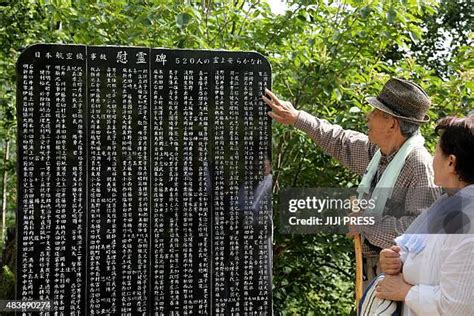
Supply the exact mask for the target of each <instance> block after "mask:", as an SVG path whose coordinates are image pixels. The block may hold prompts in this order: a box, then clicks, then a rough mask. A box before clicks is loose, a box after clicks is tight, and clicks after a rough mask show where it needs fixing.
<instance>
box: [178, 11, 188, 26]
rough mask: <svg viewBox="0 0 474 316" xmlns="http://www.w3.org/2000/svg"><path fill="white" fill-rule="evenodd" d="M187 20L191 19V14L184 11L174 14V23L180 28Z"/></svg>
mask: <svg viewBox="0 0 474 316" xmlns="http://www.w3.org/2000/svg"><path fill="white" fill-rule="evenodd" d="M189 21H191V15H190V14H188V13H186V12H183V13H180V14H178V15H177V16H176V24H177V25H178V27H180V28H184V27H185V26H186V25H187V24H188V23H189Z"/></svg>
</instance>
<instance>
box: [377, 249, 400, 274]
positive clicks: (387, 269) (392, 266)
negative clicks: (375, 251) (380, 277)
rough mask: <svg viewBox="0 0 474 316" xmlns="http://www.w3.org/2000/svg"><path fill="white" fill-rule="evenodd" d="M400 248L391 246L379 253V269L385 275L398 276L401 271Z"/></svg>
mask: <svg viewBox="0 0 474 316" xmlns="http://www.w3.org/2000/svg"><path fill="white" fill-rule="evenodd" d="M400 250H401V249H400V247H398V246H392V247H391V248H387V249H383V250H382V251H381V252H380V269H381V270H382V272H383V273H385V274H392V275H395V274H398V273H400V272H401V271H402V260H401V259H400Z"/></svg>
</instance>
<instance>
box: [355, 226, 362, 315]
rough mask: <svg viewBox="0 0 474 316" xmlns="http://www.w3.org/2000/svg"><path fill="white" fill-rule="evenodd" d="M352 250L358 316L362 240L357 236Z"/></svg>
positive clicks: (360, 292) (360, 295) (360, 293)
mask: <svg viewBox="0 0 474 316" xmlns="http://www.w3.org/2000/svg"><path fill="white" fill-rule="evenodd" d="M354 249H355V259H356V271H355V300H356V311H357V315H359V302H360V299H361V298H362V293H363V273H364V272H363V268H362V240H361V237H360V235H359V234H357V235H355V236H354Z"/></svg>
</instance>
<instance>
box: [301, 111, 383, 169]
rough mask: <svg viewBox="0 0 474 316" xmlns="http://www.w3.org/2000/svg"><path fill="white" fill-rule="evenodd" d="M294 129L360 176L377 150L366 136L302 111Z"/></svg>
mask: <svg viewBox="0 0 474 316" xmlns="http://www.w3.org/2000/svg"><path fill="white" fill-rule="evenodd" d="M295 127H296V128H298V129H299V130H301V131H303V132H305V133H306V134H308V135H309V136H310V137H311V139H312V140H313V141H314V142H315V143H316V144H317V145H319V146H320V147H321V148H322V150H323V151H324V152H325V153H327V154H329V155H331V156H332V157H333V158H335V159H336V160H338V161H340V162H341V163H342V164H343V165H344V166H346V167H347V168H349V169H351V170H352V171H354V172H356V173H357V174H360V175H362V174H364V172H365V170H366V169H367V166H368V164H369V162H370V159H372V157H373V155H374V153H375V151H376V150H377V146H376V145H375V144H371V143H370V142H369V138H368V136H367V135H365V134H363V133H360V132H356V131H353V130H345V129H343V128H342V127H341V126H339V125H335V124H330V123H328V122H327V121H325V120H321V119H319V118H317V117H314V116H313V115H311V114H309V113H306V112H304V111H300V112H299V115H298V119H297V120H296V122H295Z"/></svg>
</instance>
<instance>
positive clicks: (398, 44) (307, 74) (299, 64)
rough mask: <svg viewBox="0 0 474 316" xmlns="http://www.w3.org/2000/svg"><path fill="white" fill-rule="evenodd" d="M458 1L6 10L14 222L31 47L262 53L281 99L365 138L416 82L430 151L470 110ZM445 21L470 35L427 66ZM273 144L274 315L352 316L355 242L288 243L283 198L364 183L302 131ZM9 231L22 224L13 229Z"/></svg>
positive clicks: (3, 86) (1, 59)
mask: <svg viewBox="0 0 474 316" xmlns="http://www.w3.org/2000/svg"><path fill="white" fill-rule="evenodd" d="M461 2H462V4H463V9H462V10H456V4H455V2H454V1H452V2H451V1H447V0H443V1H442V5H438V4H437V2H435V1H434V0H426V1H416V0H391V1H382V0H346V1H342V0H341V1H322V0H320V1H310V0H304V1H301V0H300V1H288V2H287V5H288V7H289V8H291V9H290V10H288V11H287V12H286V13H284V14H282V15H275V14H273V13H272V12H271V10H270V7H269V5H268V4H267V3H266V2H265V1H259V0H250V1H242V0H234V1H212V0H203V1H190V0H188V1H183V0H181V1H171V0H148V1H139V0H130V1H125V0H114V1H112V0H107V1H94V0H92V1H91V0H75V1H67V0H36V1H35V0H9V1H8V0H7V1H1V2H0V43H2V46H1V49H0V170H1V174H2V175H3V174H4V172H5V171H6V172H8V174H9V177H8V181H7V189H8V190H7V191H8V193H9V195H8V207H7V208H8V210H9V213H10V214H13V210H14V209H15V207H16V197H15V181H16V180H15V177H14V176H13V175H14V161H15V155H14V152H13V153H12V155H11V157H10V158H11V161H9V162H4V160H3V156H4V150H5V146H4V144H5V143H6V141H8V140H9V141H11V144H14V143H15V141H16V136H15V131H16V117H15V66H14V65H15V61H16V59H17V58H18V56H19V54H20V52H21V51H22V50H23V49H24V48H25V47H27V46H28V45H31V44H34V43H38V42H44V43H76V44H86V45H128V46H146V47H167V48H194V49H228V50H254V51H258V52H260V53H262V54H263V55H265V56H267V57H268V59H269V61H270V63H271V64H272V68H273V79H274V80H273V82H274V85H273V90H274V92H276V93H277V94H278V95H279V96H281V97H282V98H283V99H286V100H289V101H291V102H292V103H293V104H294V105H295V106H296V107H297V108H298V109H301V110H305V111H308V112H311V113H313V114H315V115H317V116H319V117H322V118H326V119H328V120H330V121H332V122H334V123H337V124H340V125H342V126H343V127H345V128H350V129H355V130H359V131H364V130H365V129H366V126H365V119H364V112H365V111H367V110H368V106H367V105H366V102H365V97H366V96H368V95H375V94H376V93H377V92H378V91H380V89H381V87H382V85H383V83H384V82H385V81H386V80H387V79H388V78H389V77H391V76H398V77H403V78H410V79H413V80H415V81H417V82H418V83H420V84H421V85H422V86H423V87H424V88H425V89H426V91H427V92H428V93H429V94H430V95H431V96H432V99H433V103H434V106H433V107H432V109H431V110H430V112H429V115H430V116H431V118H432V122H431V123H430V124H427V125H426V126H425V127H424V128H423V133H424V135H425V136H426V137H427V142H428V146H429V147H430V148H433V144H434V143H435V138H434V135H433V133H432V130H433V124H434V122H435V121H436V119H438V118H440V117H443V116H446V115H449V114H466V113H467V111H468V110H470V109H472V91H473V89H474V83H473V69H474V67H473V60H474V59H473V58H472V57H473V48H472V25H473V24H472V23H468V22H469V18H471V17H472V15H470V14H469V12H470V11H469V10H471V9H472V5H471V2H470V1H469V0H467V1H461ZM462 13H464V14H462ZM471 13H472V11H471ZM438 20H441V21H444V24H443V25H446V27H448V29H449V30H451V29H456V30H459V32H460V33H459V34H461V35H459V36H458V35H456V36H455V38H456V39H457V40H456V49H453V50H452V51H451V53H450V54H449V56H447V57H446V58H445V59H444V60H443V64H442V65H441V66H438V65H437V64H436V63H435V62H434V61H433V60H432V59H430V58H429V57H430V56H433V54H435V53H436V47H435V46H434V44H433V43H434V42H435V39H434V35H433V34H434V32H435V30H436V29H439V28H440V25H439V23H438V22H436V23H435V22H433V21H438ZM451 22H453V23H451ZM450 23H451V24H450ZM435 24H436V25H435ZM463 25H467V26H468V27H465V28H463V27H462V26H463ZM469 27H470V28H469ZM440 38H441V37H439V36H438V38H437V40H439V39H440ZM428 47H429V48H430V50H426V48H428ZM359 109H360V111H359ZM273 144H274V147H273V154H274V157H273V162H274V165H273V170H274V179H275V192H276V194H275V199H274V201H275V205H274V206H275V207H274V210H275V218H274V221H275V227H276V228H275V234H274V243H275V245H274V266H273V270H274V286H273V287H274V289H273V291H274V308H275V312H276V313H277V314H282V315H348V314H349V313H350V311H351V310H352V305H353V304H352V301H353V294H352V291H353V275H354V272H353V268H352V267H353V265H354V263H353V255H352V243H351V241H350V240H348V239H346V238H345V237H344V236H339V235H314V236H313V235H308V236H291V235H282V234H280V233H279V230H278V223H279V222H278V220H279V216H278V192H279V191H280V190H281V189H284V188H285V187H353V186H356V185H357V183H358V180H359V178H358V177H357V176H356V175H354V174H352V173H350V172H348V171H347V169H345V168H344V167H342V166H341V165H340V164H339V163H337V162H336V161H334V160H332V159H331V158H330V157H328V156H327V155H325V154H323V153H322V152H321V150H320V149H318V148H317V147H316V146H315V145H314V143H313V142H312V141H311V140H310V139H309V138H308V137H307V136H306V135H304V134H303V133H301V132H299V131H297V130H296V129H294V128H291V127H286V126H282V125H278V124H274V126H273ZM11 148H15V147H14V146H12V147H11ZM2 185H3V184H2ZM9 218H12V217H11V216H9ZM9 225H11V226H14V224H13V222H12V221H11V220H10V224H9ZM2 284H3V283H2ZM5 284H6V283H5ZM0 295H1V294H0Z"/></svg>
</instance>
